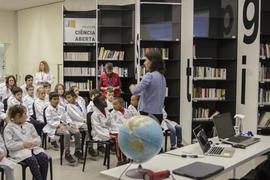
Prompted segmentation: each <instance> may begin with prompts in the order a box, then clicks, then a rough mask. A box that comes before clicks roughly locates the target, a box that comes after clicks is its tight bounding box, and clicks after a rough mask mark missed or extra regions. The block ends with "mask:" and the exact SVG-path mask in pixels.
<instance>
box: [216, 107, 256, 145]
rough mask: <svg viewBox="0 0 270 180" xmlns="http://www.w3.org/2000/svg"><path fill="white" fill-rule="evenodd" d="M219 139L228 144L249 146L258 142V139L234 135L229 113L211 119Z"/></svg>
mask: <svg viewBox="0 0 270 180" xmlns="http://www.w3.org/2000/svg"><path fill="white" fill-rule="evenodd" d="M213 121H214V124H215V126H216V130H217V134H218V137H219V139H220V140H221V141H222V142H224V143H228V144H232V145H242V146H245V147H247V146H249V145H251V144H254V143H256V142H259V141H260V138H254V137H250V136H241V135H236V134H235V131H234V128H233V119H232V116H231V113H230V112H228V113H223V114H219V115H216V116H215V117H214V118H213Z"/></svg>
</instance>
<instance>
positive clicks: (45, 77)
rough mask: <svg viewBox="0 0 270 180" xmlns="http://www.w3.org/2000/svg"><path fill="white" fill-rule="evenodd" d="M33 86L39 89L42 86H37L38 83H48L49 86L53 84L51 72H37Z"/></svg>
mask: <svg viewBox="0 0 270 180" xmlns="http://www.w3.org/2000/svg"><path fill="white" fill-rule="evenodd" d="M34 79H35V84H36V86H37V88H38V87H41V86H42V85H38V82H48V83H50V84H53V82H54V77H53V75H52V73H51V72H49V73H45V72H37V73H36V75H35V78H34Z"/></svg>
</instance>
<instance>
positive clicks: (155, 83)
mask: <svg viewBox="0 0 270 180" xmlns="http://www.w3.org/2000/svg"><path fill="white" fill-rule="evenodd" d="M145 57H146V60H145V62H144V66H145V68H146V71H148V72H147V73H146V74H145V75H144V77H143V79H142V80H141V82H140V83H139V84H137V85H136V86H135V85H134V84H132V85H130V90H131V92H132V94H141V97H140V100H139V106H138V110H139V111H140V114H141V115H154V116H155V117H156V118H157V119H158V120H159V122H161V121H162V108H163V106H164V100H165V90H166V79H165V77H164V74H165V72H166V67H165V63H164V61H163V59H162V57H161V54H160V53H159V52H158V51H156V50H152V51H150V52H148V53H146V55H145Z"/></svg>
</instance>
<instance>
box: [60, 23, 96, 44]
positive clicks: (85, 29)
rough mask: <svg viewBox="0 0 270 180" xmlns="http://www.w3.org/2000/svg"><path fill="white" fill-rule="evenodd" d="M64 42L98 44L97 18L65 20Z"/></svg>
mask: <svg viewBox="0 0 270 180" xmlns="http://www.w3.org/2000/svg"><path fill="white" fill-rule="evenodd" d="M64 42H66V43H94V42H96V19H95V18H64Z"/></svg>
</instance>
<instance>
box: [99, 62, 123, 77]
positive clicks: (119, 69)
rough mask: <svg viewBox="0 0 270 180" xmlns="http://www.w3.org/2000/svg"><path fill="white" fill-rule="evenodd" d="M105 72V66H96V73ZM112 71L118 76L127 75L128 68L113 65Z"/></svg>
mask: <svg viewBox="0 0 270 180" xmlns="http://www.w3.org/2000/svg"><path fill="white" fill-rule="evenodd" d="M104 72H105V66H104V65H103V64H102V65H100V66H99V67H98V75H102V74H103V73H104ZM113 72H114V73H117V74H118V75H119V77H128V68H126V67H117V66H114V67H113Z"/></svg>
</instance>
